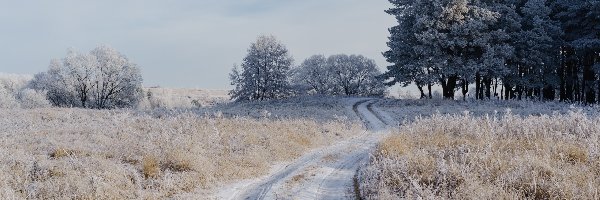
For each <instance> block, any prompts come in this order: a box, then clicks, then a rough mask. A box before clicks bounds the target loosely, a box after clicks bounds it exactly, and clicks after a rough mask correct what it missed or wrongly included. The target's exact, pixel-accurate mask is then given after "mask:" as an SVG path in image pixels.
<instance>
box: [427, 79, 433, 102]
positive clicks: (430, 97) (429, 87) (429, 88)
mask: <svg viewBox="0 0 600 200" xmlns="http://www.w3.org/2000/svg"><path fill="white" fill-rule="evenodd" d="M427 91H428V92H429V99H433V95H431V83H427Z"/></svg>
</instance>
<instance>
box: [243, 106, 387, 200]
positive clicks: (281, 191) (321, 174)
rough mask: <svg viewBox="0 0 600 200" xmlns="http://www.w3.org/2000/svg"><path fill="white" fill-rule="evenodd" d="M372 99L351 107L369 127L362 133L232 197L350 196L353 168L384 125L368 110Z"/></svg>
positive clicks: (319, 197) (358, 163) (373, 142)
mask: <svg viewBox="0 0 600 200" xmlns="http://www.w3.org/2000/svg"><path fill="white" fill-rule="evenodd" d="M375 101H376V100H369V99H366V100H361V101H358V102H356V103H355V104H353V106H352V108H351V109H352V110H353V111H354V112H355V113H356V114H357V115H358V116H359V117H360V119H361V120H362V121H363V122H364V123H365V124H366V126H367V128H368V129H369V131H367V132H366V133H365V134H363V135H361V136H359V137H355V138H353V139H350V140H347V141H342V142H339V143H337V144H335V145H332V146H329V147H326V148H323V149H320V150H316V151H313V152H311V153H309V154H306V155H304V156H302V157H301V158H299V159H298V160H296V161H294V162H293V163H291V164H289V165H288V166H286V167H285V168H283V169H281V170H280V171H278V172H276V173H274V174H273V175H271V176H269V177H268V178H266V179H264V180H262V181H260V182H258V183H256V184H253V185H250V186H249V187H248V188H246V189H245V191H243V192H241V193H240V195H238V196H236V197H235V199H353V198H354V197H353V195H354V192H353V189H352V188H353V178H354V175H355V173H356V170H357V169H358V167H359V165H360V163H361V161H362V160H363V159H365V158H368V155H369V152H370V150H371V149H372V148H373V147H374V146H375V145H376V143H377V142H378V141H379V138H380V136H381V135H382V134H380V133H381V132H382V131H383V130H385V129H386V126H387V123H386V122H385V121H384V120H383V118H382V117H381V116H379V115H378V114H377V113H376V112H375V111H374V110H373V109H372V106H373V104H374V103H375Z"/></svg>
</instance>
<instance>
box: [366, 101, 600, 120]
mask: <svg viewBox="0 0 600 200" xmlns="http://www.w3.org/2000/svg"><path fill="white" fill-rule="evenodd" d="M377 107H378V108H379V109H380V110H382V111H385V112H386V113H388V114H389V115H390V116H391V117H393V118H394V119H395V120H396V121H398V122H400V123H402V124H404V123H410V122H411V121H413V120H414V119H415V118H416V117H429V116H432V115H434V114H462V113H463V112H465V111H468V112H470V113H471V115H474V116H485V115H495V114H498V115H502V114H504V113H506V111H507V110H510V112H511V113H512V114H516V115H520V116H529V115H534V116H539V115H543V114H546V115H552V114H554V113H558V114H567V113H568V112H569V111H571V110H575V109H580V110H582V111H583V112H584V113H586V114H589V115H598V114H600V112H599V109H598V106H593V107H592V106H583V105H577V104H569V103H563V102H556V101H550V102H538V101H528V100H523V101H518V100H509V101H504V100H490V101H478V100H467V101H462V100H443V99H415V100H412V99H403V100H397V99H386V100H382V101H379V103H378V104H377Z"/></svg>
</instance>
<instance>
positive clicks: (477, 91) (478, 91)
mask: <svg viewBox="0 0 600 200" xmlns="http://www.w3.org/2000/svg"><path fill="white" fill-rule="evenodd" d="M482 98H483V97H482V95H481V75H480V74H479V72H477V73H476V74H475V99H477V100H480V99H482Z"/></svg>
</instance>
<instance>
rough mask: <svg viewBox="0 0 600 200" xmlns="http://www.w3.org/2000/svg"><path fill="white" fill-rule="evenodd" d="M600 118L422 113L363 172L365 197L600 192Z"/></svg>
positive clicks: (586, 195)
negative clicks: (425, 114) (430, 114)
mask: <svg viewBox="0 0 600 200" xmlns="http://www.w3.org/2000/svg"><path fill="white" fill-rule="evenodd" d="M599 135H600V119H599V118H596V117H594V118H589V117H588V116H586V115H584V114H582V113H580V112H572V113H570V114H567V115H553V116H546V115H542V116H535V117H534V116H530V117H524V118H522V117H517V116H514V115H510V114H509V115H505V116H504V117H502V118H494V117H472V116H468V115H465V116H441V115H435V116H433V117H432V118H431V119H419V120H417V121H416V122H415V123H413V124H410V125H407V126H404V127H403V128H401V129H400V131H399V132H398V133H397V134H394V135H393V136H391V137H389V138H387V139H386V140H384V141H383V142H382V143H381V144H380V145H379V147H378V148H377V151H376V152H375V153H374V156H373V157H372V160H371V162H370V163H369V164H368V166H366V167H365V168H364V169H362V170H361V173H360V184H361V194H363V196H364V197H365V198H366V199H398V198H410V199H413V198H425V199H598V198H600V195H599V192H600V179H598V178H597V177H600V148H599V147H600V140H599Z"/></svg>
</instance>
